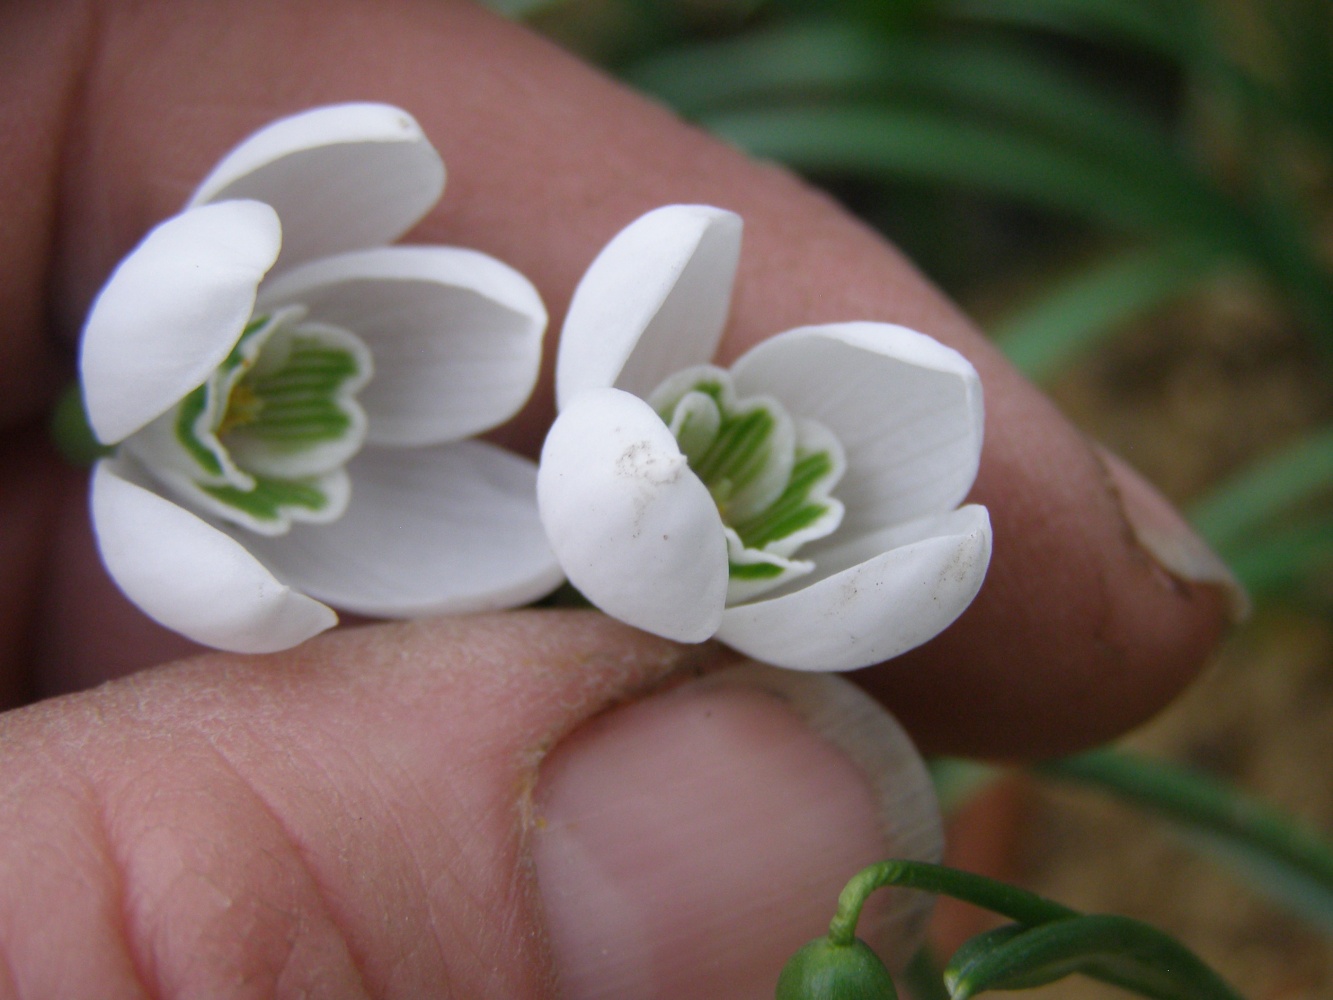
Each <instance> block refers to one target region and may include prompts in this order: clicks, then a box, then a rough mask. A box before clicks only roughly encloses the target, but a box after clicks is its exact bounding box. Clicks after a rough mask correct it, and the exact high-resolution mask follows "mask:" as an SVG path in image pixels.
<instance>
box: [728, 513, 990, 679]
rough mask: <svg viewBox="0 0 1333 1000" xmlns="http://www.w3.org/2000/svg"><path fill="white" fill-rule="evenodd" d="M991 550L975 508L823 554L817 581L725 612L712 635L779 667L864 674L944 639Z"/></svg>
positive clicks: (985, 519) (986, 525)
mask: <svg viewBox="0 0 1333 1000" xmlns="http://www.w3.org/2000/svg"><path fill="white" fill-rule="evenodd" d="M990 552H991V528H990V518H989V516H988V515H987V513H986V508H984V507H980V506H977V505H969V506H967V507H962V508H960V509H959V510H956V511H950V512H949V513H947V514H943V515H937V516H933V517H927V518H922V519H921V520H918V521H915V522H911V523H909V524H904V525H899V526H897V527H895V528H889V529H885V530H884V531H882V532H880V533H878V534H877V535H873V536H862V537H860V538H857V539H855V540H854V541H852V542H850V543H846V544H844V545H843V546H841V547H840V548H839V549H833V548H829V549H826V550H824V551H822V552H820V553H819V555H818V557H817V559H816V564H817V571H816V572H817V577H816V578H815V579H814V582H810V583H807V581H808V580H810V578H809V577H806V578H804V579H801V580H798V581H796V584H795V585H794V588H795V589H790V590H788V592H787V593H784V594H782V595H781V596H779V597H771V598H768V599H764V600H759V601H756V602H754V603H752V604H742V605H739V606H737V607H733V608H728V609H727V610H726V612H725V613H724V614H723V616H722V625H721V628H719V629H718V633H717V637H718V638H719V639H721V640H722V641H723V642H725V643H727V644H728V645H730V646H732V647H734V648H735V649H737V650H739V651H740V652H742V653H745V654H746V655H747V656H752V657H754V658H755V659H757V660H763V661H764V662H766V663H772V664H774V665H776V666H779V667H790V668H792V669H794V670H856V669H858V668H860V667H867V666H870V665H871V664H872V663H879V662H882V661H884V660H888V659H891V658H892V657H895V656H897V655H899V654H900V653H905V652H906V651H907V650H909V649H912V648H914V647H916V646H919V645H921V644H922V643H923V642H926V641H927V640H929V639H932V638H934V637H935V636H936V635H938V634H939V633H940V632H942V631H944V629H945V628H947V627H948V626H949V625H950V624H951V623H952V622H953V621H954V619H955V618H957V617H958V616H959V615H960V614H962V613H963V611H964V610H965V609H966V608H967V606H968V605H969V604H971V603H972V598H974V597H975V596H976V594H977V591H978V590H979V589H980V588H981V582H982V580H983V579H984V578H985V575H986V567H987V565H988V564H989V562H990ZM871 553H878V554H871ZM802 554H803V555H804V553H802ZM802 584H805V586H801V585H802Z"/></svg>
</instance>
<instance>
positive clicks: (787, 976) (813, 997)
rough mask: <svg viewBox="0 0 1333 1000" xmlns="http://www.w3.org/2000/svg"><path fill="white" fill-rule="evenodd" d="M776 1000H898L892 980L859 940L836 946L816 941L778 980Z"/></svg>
mask: <svg viewBox="0 0 1333 1000" xmlns="http://www.w3.org/2000/svg"><path fill="white" fill-rule="evenodd" d="M777 1000H898V991H897V990H896V989H894V986H893V977H892V976H890V975H889V970H888V969H886V968H884V963H883V962H881V961H880V960H879V956H878V955H876V954H875V953H874V952H873V951H871V950H870V946H869V945H867V944H866V943H865V942H864V941H862V940H861V939H860V938H854V939H853V940H852V942H851V943H850V944H837V943H835V942H834V941H831V940H829V938H827V937H821V938H816V939H815V940H814V941H811V942H810V943H809V944H807V945H806V946H805V947H804V948H802V949H801V950H800V951H798V952H797V953H796V954H795V955H793V956H792V957H791V958H790V959H788V961H787V964H786V965H785V966H784V967H783V969H782V975H780V976H779V977H778V990H777Z"/></svg>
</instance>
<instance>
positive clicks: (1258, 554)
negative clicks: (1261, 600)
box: [1227, 513, 1333, 602]
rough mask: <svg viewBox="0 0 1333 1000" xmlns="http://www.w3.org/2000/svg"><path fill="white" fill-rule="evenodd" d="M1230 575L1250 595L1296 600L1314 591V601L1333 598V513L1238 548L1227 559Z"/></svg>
mask: <svg viewBox="0 0 1333 1000" xmlns="http://www.w3.org/2000/svg"><path fill="white" fill-rule="evenodd" d="M1227 562H1228V565H1230V567H1231V570H1232V572H1234V573H1235V574H1236V576H1237V577H1239V579H1240V581H1241V583H1242V584H1244V585H1245V589H1246V590H1248V591H1249V592H1250V594H1251V595H1252V596H1255V597H1262V596H1283V597H1287V598H1299V597H1300V596H1301V592H1302V591H1305V590H1307V589H1311V588H1312V586H1313V587H1315V588H1317V587H1318V586H1319V583H1318V582H1319V581H1324V583H1323V588H1322V592H1318V591H1316V592H1315V593H1313V594H1312V595H1311V596H1312V597H1313V598H1314V599H1315V600H1316V601H1323V602H1327V601H1329V600H1330V599H1333V593H1330V592H1329V589H1328V581H1329V580H1330V578H1331V577H1333V574H1330V570H1333V513H1325V514H1323V515H1321V516H1316V517H1313V518H1311V519H1309V520H1308V521H1302V522H1299V523H1297V524H1295V525H1292V526H1290V527H1286V528H1283V529H1282V530H1281V531H1277V532H1274V533H1273V534H1271V535H1268V536H1265V537H1263V538H1261V539H1259V540H1258V541H1256V542H1254V543H1252V544H1250V545H1240V546H1237V547H1236V548H1235V549H1234V550H1233V551H1232V552H1231V553H1230V554H1229V555H1228V557H1227Z"/></svg>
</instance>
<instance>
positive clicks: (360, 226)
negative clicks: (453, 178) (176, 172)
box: [190, 104, 444, 271]
mask: <svg viewBox="0 0 1333 1000" xmlns="http://www.w3.org/2000/svg"><path fill="white" fill-rule="evenodd" d="M443 191H444V163H443V162H442V161H441V160H440V156H439V154H438V153H437V152H435V149H434V148H433V147H432V146H431V144H430V142H429V141H428V140H427V139H426V136H425V134H424V133H423V132H422V131H421V127H420V126H419V125H418V124H417V123H416V121H415V120H414V119H413V118H412V116H411V115H409V114H408V113H407V112H406V111H403V110H401V109H399V108H395V107H391V106H390V105H387V104H338V105H334V106H332V107H324V108H315V109H314V110H312V111H306V112H304V113H302V114H297V115H292V116H291V117H290V118H281V119H279V120H278V121H275V122H273V123H272V124H271V125H268V126H266V127H265V128H262V129H260V130H259V131H258V132H256V133H255V134H254V135H252V136H250V138H248V139H246V140H245V141H244V142H242V143H241V144H240V145H239V146H237V147H236V148H235V149H233V150H232V151H231V152H230V153H228V154H227V155H226V156H225V157H224V158H223V159H222V161H221V162H220V163H219V164H218V165H217V166H216V167H214V168H213V172H212V173H211V174H209V175H208V177H206V178H205V179H204V182H203V183H202V184H200V185H199V188H198V190H197V191H196V192H195V194H194V198H193V199H191V202H190V204H192V205H201V204H204V203H205V202H211V201H220V200H221V199H223V198H254V199H255V200H257V201H262V202H266V203H268V204H270V205H272V206H273V207H274V208H275V209H277V212H278V215H279V216H281V217H282V227H283V241H282V256H281V258H279V262H278V264H277V266H276V267H275V271H280V270H284V269H286V268H289V267H293V266H295V265H296V264H299V263H301V262H302V261H306V260H310V259H311V258H313V257H320V256H324V255H326V254H332V253H341V252H342V251H344V250H354V249H358V248H360V247H369V246H378V245H380V244H383V243H390V242H392V241H394V240H396V239H397V238H398V237H399V236H402V235H403V233H405V232H407V231H408V230H409V229H411V228H412V227H413V226H414V225H416V224H417V222H419V221H420V220H421V218H422V217H423V216H424V215H425V214H426V213H427V212H429V211H430V209H431V206H433V205H434V204H435V203H436V202H437V201H439V199H440V194H441V192H443Z"/></svg>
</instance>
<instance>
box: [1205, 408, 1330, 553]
mask: <svg viewBox="0 0 1333 1000" xmlns="http://www.w3.org/2000/svg"><path fill="white" fill-rule="evenodd" d="M1329 494H1333V427H1326V428H1323V429H1322V430H1319V431H1316V432H1314V433H1312V434H1310V435H1309V436H1307V437H1304V438H1302V439H1301V440H1299V441H1297V442H1296V443H1295V444H1292V445H1288V446H1287V447H1286V448H1283V449H1282V450H1281V451H1279V452H1278V453H1277V454H1276V455H1273V456H1271V457H1270V458H1268V459H1266V460H1263V461H1261V462H1258V463H1256V464H1254V465H1252V466H1250V467H1249V468H1247V469H1245V471H1244V472H1242V473H1241V474H1240V475H1239V476H1237V477H1235V478H1234V479H1231V480H1229V481H1228V482H1226V483H1223V484H1222V485H1221V486H1219V487H1217V488H1216V489H1215V490H1214V491H1213V492H1212V493H1211V494H1209V495H1208V496H1207V497H1205V498H1204V499H1202V500H1200V501H1199V502H1198V503H1196V504H1195V505H1194V506H1193V508H1192V509H1191V510H1190V521H1191V522H1192V523H1193V525H1194V527H1195V528H1196V529H1197V530H1198V531H1199V533H1200V534H1201V535H1203V537H1204V538H1205V539H1206V540H1207V541H1208V543H1209V544H1210V545H1211V546H1212V547H1213V548H1214V549H1216V550H1217V551H1218V552H1219V553H1221V554H1222V555H1223V556H1229V555H1230V554H1231V553H1233V552H1234V551H1236V550H1237V549H1239V548H1241V547H1244V546H1245V545H1247V544H1252V543H1253V541H1254V540H1255V539H1256V537H1257V536H1258V535H1260V534H1261V533H1262V532H1263V530H1264V528H1265V527H1266V526H1267V525H1269V524H1271V523H1272V522H1273V521H1274V520H1275V519H1276V518H1278V517H1279V516H1280V515H1282V514H1284V513H1286V512H1288V511H1290V510H1292V509H1294V508H1297V507H1299V506H1300V505H1302V504H1304V503H1306V502H1308V501H1310V500H1312V499H1315V498H1318V497H1320V496H1325V495H1329Z"/></svg>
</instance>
